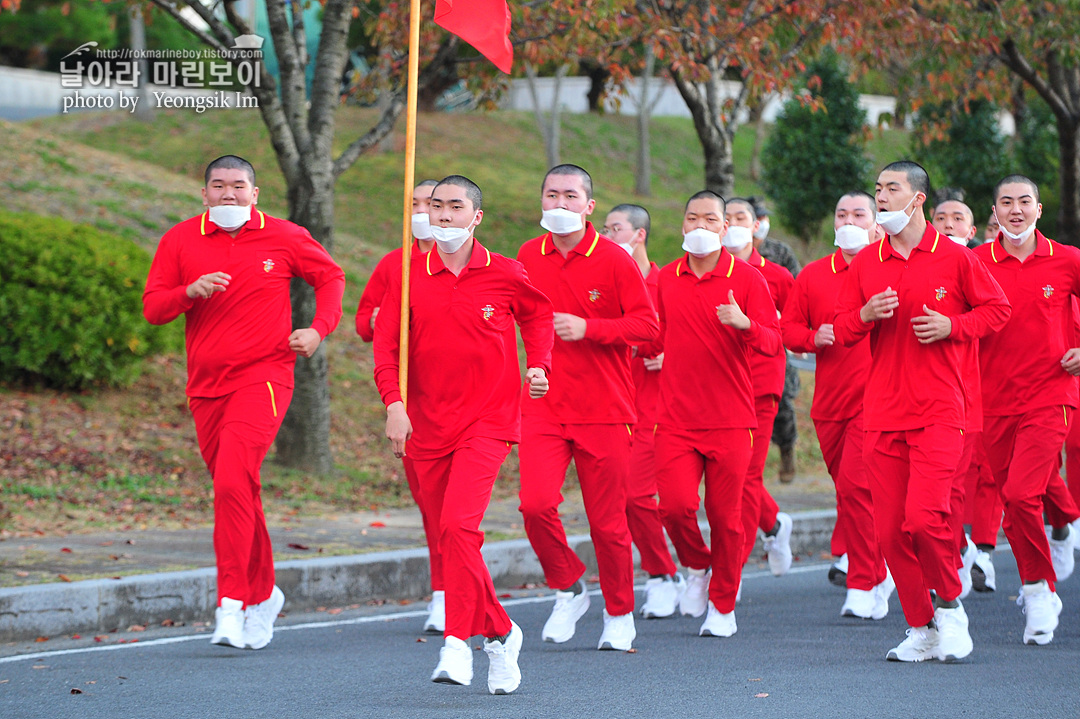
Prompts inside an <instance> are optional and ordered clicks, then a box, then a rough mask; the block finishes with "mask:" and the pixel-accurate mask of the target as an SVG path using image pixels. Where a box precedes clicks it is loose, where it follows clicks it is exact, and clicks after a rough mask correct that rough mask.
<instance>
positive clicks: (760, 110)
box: [749, 93, 773, 182]
mask: <svg viewBox="0 0 1080 719" xmlns="http://www.w3.org/2000/svg"><path fill="white" fill-rule="evenodd" d="M772 98H773V94H772V93H769V94H767V95H765V96H764V97H763V98H761V100H760V102H758V103H756V104H754V105H752V106H751V107H750V117H749V121H750V122H752V123H754V150H753V152H752V153H751V154H750V179H751V180H753V181H754V182H757V181H759V180H760V179H761V148H762V146H763V145H764V144H765V107H766V106H767V105H768V104H769V101H770V100H772Z"/></svg>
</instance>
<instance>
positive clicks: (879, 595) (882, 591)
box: [872, 567, 896, 619]
mask: <svg viewBox="0 0 1080 719" xmlns="http://www.w3.org/2000/svg"><path fill="white" fill-rule="evenodd" d="M895 589H896V582H894V581H893V578H892V572H890V571H889V568H888V567H886V568H885V579H884V580H883V581H882V582H881V584H879V585H877V586H876V587H874V590H873V591H874V613H873V615H872V618H873V619H884V618H885V617H886V616H887V615H888V614H889V597H891V596H892V593H893V590H895Z"/></svg>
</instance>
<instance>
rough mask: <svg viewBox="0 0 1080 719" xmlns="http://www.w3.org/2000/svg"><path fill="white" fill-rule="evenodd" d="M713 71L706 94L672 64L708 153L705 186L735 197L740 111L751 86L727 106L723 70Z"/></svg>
mask: <svg viewBox="0 0 1080 719" xmlns="http://www.w3.org/2000/svg"><path fill="white" fill-rule="evenodd" d="M710 64H715V63H711V62H710ZM710 71H711V73H710V77H709V78H708V79H707V80H706V81H705V83H704V85H705V93H704V94H702V92H701V89H700V88H699V87H698V86H697V85H696V84H695V83H693V82H692V81H690V80H687V79H686V78H684V77H683V75H682V74H681V71H680V70H679V69H678V68H676V67H674V66H672V67H669V68H668V72H669V73H670V74H671V78H672V80H674V81H675V87H676V88H678V90H679V94H680V95H682V98H683V100H685V101H686V106H687V107H688V108H689V109H690V115H691V117H692V118H693V120H694V130H695V131H696V132H697V136H698V140H699V141H700V142H701V149H702V152H703V154H704V156H705V187H706V189H709V190H712V191H713V192H715V193H717V194H718V195H720V196H722V197H731V196H732V194H734V192H735V159H734V154H733V151H732V148H733V140H734V137H735V130H736V128H737V124H736V123H737V118H738V114H739V112H740V111H741V109H742V107H743V106H745V102H746V93H747V89H746V86H745V85H744V86H743V87H742V90H741V91H740V94H739V97H738V98H736V101H735V104H734V107H733V108H730V109H724V108H723V106H722V105H723V102H722V98H721V85H720V82H721V80H722V78H723V72H722V70H721V69H720V68H719V67H710Z"/></svg>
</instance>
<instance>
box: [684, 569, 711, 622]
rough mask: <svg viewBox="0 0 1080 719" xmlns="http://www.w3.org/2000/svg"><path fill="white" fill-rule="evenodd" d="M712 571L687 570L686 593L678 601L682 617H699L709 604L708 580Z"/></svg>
mask: <svg viewBox="0 0 1080 719" xmlns="http://www.w3.org/2000/svg"><path fill="white" fill-rule="evenodd" d="M710 579H712V570H708V569H687V570H686V591H685V592H683V595H682V597H681V598H680V599H679V612H681V613H682V614H683V616H689V617H700V616H701V615H702V614H704V613H705V608H706V607H707V606H708V604H709V580H710Z"/></svg>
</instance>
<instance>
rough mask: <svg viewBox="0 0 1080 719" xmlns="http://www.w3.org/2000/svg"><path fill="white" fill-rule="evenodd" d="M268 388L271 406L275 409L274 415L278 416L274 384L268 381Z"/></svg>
mask: <svg viewBox="0 0 1080 719" xmlns="http://www.w3.org/2000/svg"><path fill="white" fill-rule="evenodd" d="M266 388H267V389H268V390H270V408H271V409H272V410H274V416H275V417H277V400H275V399H274V386H273V385H272V384H270V383H269V382H267V383H266Z"/></svg>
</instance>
